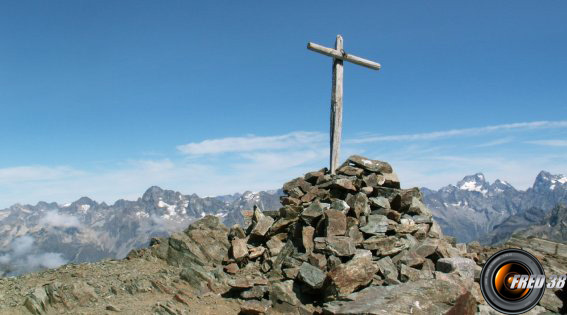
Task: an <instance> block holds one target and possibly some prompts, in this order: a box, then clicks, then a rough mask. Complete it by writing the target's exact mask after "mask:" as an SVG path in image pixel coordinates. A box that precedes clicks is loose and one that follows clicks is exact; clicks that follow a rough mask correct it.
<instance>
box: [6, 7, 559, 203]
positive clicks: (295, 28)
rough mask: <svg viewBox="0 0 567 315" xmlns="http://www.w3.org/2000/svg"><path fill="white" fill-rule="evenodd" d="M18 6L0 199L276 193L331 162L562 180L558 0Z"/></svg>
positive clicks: (446, 174) (524, 180) (11, 26)
mask: <svg viewBox="0 0 567 315" xmlns="http://www.w3.org/2000/svg"><path fill="white" fill-rule="evenodd" d="M343 4H344V2H333V1H313V2H308V3H307V2H299V1H297V2H295V1H290V2H274V1H272V2H251V1H250V2H247V1H238V2H234V1H208V2H189V1H168V2H161V1H17V2H3V3H1V4H0V38H1V39H2V40H1V41H0V52H1V53H0V56H1V58H0V147H1V148H2V149H1V151H0V207H5V206H8V205H10V204H13V203H15V202H20V203H35V202H37V201H39V200H47V201H58V202H67V201H71V200H75V199H77V198H78V197H80V196H83V195H87V196H91V197H93V198H95V199H96V200H98V201H103V200H104V201H107V202H113V201H114V200H116V199H118V198H130V199H131V198H136V197H137V196H139V195H141V194H142V193H143V191H144V190H145V189H146V188H147V187H149V186H151V185H160V186H162V187H164V188H170V189H176V190H180V191H182V192H184V193H193V192H195V193H198V194H200V195H217V194H224V193H231V192H236V191H244V190H260V189H271V188H277V187H280V186H281V184H282V183H283V182H284V181H285V180H287V179H290V178H293V177H296V176H299V175H301V174H302V173H304V172H306V171H309V170H312V169H318V168H321V167H323V166H325V165H326V164H327V160H328V158H327V154H328V153H327V150H328V149H327V146H328V140H327V132H328V128H329V127H328V121H329V119H328V117H329V103H330V80H331V60H330V58H328V57H326V56H322V55H319V54H316V53H314V52H311V51H308V50H307V49H306V47H305V46H306V43H307V42H308V41H313V42H315V43H318V44H322V45H325V46H332V45H333V43H334V38H335V36H336V35H337V34H342V35H343V37H344V43H345V50H346V51H347V52H350V53H353V54H355V55H358V56H361V57H365V58H368V59H372V60H375V61H377V62H379V63H381V64H382V66H383V68H382V70H380V71H378V72H376V71H371V70H369V69H366V68H363V67H360V66H357V65H353V64H346V65H345V96H344V106H345V107H344V129H343V140H344V145H343V148H342V154H343V158H344V157H346V156H347V155H348V154H351V153H359V154H363V155H367V156H369V157H372V158H376V159H381V160H386V161H389V162H390V163H392V164H393V166H394V168H395V170H397V172H398V173H399V175H400V178H401V180H402V185H403V186H406V187H408V186H427V187H431V188H438V187H440V186H443V185H446V184H449V183H454V182H455V181H457V180H459V179H460V178H462V177H463V176H464V175H467V174H469V173H474V172H478V171H482V172H484V173H485V175H486V176H487V178H488V179H489V180H494V179H496V178H502V179H505V180H507V181H509V182H511V183H512V184H514V185H516V186H517V187H519V188H522V189H525V188H527V187H528V186H529V185H531V183H532V182H533V179H534V177H535V176H536V175H537V173H538V172H539V171H540V170H542V169H545V170H549V171H551V172H553V173H567V162H566V159H565V157H566V156H567V89H566V88H565V86H566V83H567V79H566V73H567V59H566V58H565V56H566V55H567V41H565V38H567V23H565V21H567V3H566V2H565V1H545V2H536V1H498V2H496V1H474V2H464V1H428V2H405V1H404V2H394V1H367V2H361V3H360V4H359V5H356V6H354V5H348V6H344V5H343Z"/></svg>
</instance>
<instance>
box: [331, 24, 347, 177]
mask: <svg viewBox="0 0 567 315" xmlns="http://www.w3.org/2000/svg"><path fill="white" fill-rule="evenodd" d="M335 50H337V51H340V52H344V50H343V37H342V36H341V35H337V40H336V41H335ZM342 125H343V60H342V59H338V58H333V87H332V91H331V161H330V165H331V174H335V170H336V169H337V166H338V164H339V150H340V148H341V133H342Z"/></svg>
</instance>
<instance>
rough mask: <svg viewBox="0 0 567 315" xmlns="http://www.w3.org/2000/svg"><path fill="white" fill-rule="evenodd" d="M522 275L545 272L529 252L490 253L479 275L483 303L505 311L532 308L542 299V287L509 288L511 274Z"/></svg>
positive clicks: (506, 250)
mask: <svg viewBox="0 0 567 315" xmlns="http://www.w3.org/2000/svg"><path fill="white" fill-rule="evenodd" d="M522 275H526V276H538V275H543V276H545V272H544V270H543V267H542V266H541V264H540V262H539V261H538V260H537V259H536V258H535V257H534V256H533V255H532V254H530V253H528V252H526V251H524V250H521V249H505V250H502V251H499V252H497V253H496V254H494V255H492V257H490V258H489V259H488V260H487V261H486V264H485V265H484V267H483V268H482V272H481V275H480V289H481V291H482V295H483V296H484V299H485V300H486V302H487V303H488V304H489V305H490V306H492V307H493V308H494V309H495V310H497V311H499V312H501V313H504V314H521V313H524V312H527V311H529V310H530V309H532V308H533V307H534V306H536V304H537V303H538V302H539V300H541V298H542V296H543V293H544V292H545V286H543V287H542V288H532V289H529V288H527V287H526V288H517V285H515V287H512V284H513V283H514V277H515V276H522ZM516 283H517V281H516Z"/></svg>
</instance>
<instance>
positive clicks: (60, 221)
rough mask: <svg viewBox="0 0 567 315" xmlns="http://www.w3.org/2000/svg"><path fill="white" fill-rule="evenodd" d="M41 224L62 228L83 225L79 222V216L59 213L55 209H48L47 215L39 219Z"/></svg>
mask: <svg viewBox="0 0 567 315" xmlns="http://www.w3.org/2000/svg"><path fill="white" fill-rule="evenodd" d="M39 224H40V225H43V226H51V227H61V228H70V227H76V228H80V227H81V222H79V219H78V218H77V217H75V216H72V215H69V214H65V213H58V212H57V211H55V210H54V211H47V212H46V213H45V215H44V216H43V217H41V219H39Z"/></svg>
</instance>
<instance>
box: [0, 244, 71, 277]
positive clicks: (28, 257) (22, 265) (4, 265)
mask: <svg viewBox="0 0 567 315" xmlns="http://www.w3.org/2000/svg"><path fill="white" fill-rule="evenodd" d="M66 262H67V261H66V260H65V259H64V258H63V255H62V254H60V253H53V252H42V251H41V250H40V249H38V248H37V246H36V245H35V240H34V238H33V237H31V236H29V235H24V236H21V237H18V238H16V239H14V240H13V241H12V243H11V244H10V246H9V250H8V251H7V252H6V253H4V254H2V255H0V276H4V275H8V276H15V275H19V274H22V273H26V272H30V271H34V270H38V269H43V268H56V267H59V266H61V265H63V264H65V263H66Z"/></svg>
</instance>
